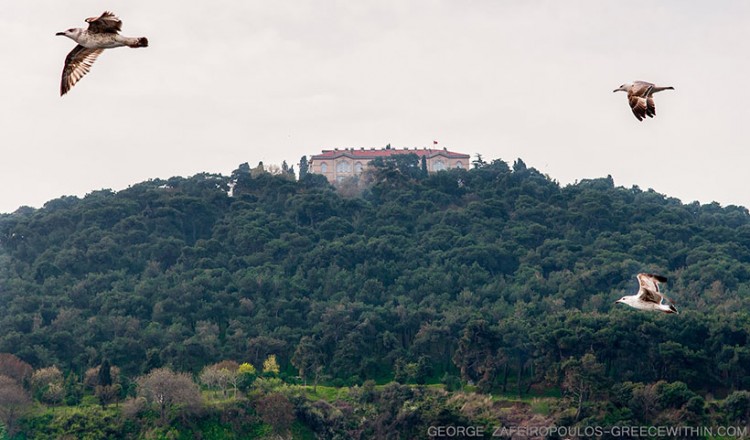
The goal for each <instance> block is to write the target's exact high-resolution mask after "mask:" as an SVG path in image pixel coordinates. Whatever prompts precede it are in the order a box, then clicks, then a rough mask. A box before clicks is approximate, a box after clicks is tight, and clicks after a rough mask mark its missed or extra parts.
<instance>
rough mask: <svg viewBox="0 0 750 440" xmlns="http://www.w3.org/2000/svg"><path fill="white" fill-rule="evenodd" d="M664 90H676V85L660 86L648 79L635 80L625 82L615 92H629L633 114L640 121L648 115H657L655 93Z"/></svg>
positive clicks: (650, 116)
mask: <svg viewBox="0 0 750 440" xmlns="http://www.w3.org/2000/svg"><path fill="white" fill-rule="evenodd" d="M662 90H674V87H659V86H656V85H654V84H651V83H650V82H646V81H634V82H633V83H632V84H623V85H621V86H620V88H618V89H615V90H613V91H614V92H628V103H629V104H630V109H631V110H633V114H634V115H635V117H636V118H638V120H639V121H642V120H643V119H645V118H646V116H648V117H649V118H653V117H654V116H656V106H655V105H654V97H653V95H654V93H656V92H661V91H662Z"/></svg>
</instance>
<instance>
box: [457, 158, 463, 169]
mask: <svg viewBox="0 0 750 440" xmlns="http://www.w3.org/2000/svg"><path fill="white" fill-rule="evenodd" d="M463 167H464V164H462V163H461V161H460V160H459V161H458V162H456V168H463Z"/></svg>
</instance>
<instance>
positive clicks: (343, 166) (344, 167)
mask: <svg viewBox="0 0 750 440" xmlns="http://www.w3.org/2000/svg"><path fill="white" fill-rule="evenodd" d="M336 172H337V173H351V172H352V166H351V164H349V162H347V161H342V162H339V163H337V164H336Z"/></svg>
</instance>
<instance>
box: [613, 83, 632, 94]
mask: <svg viewBox="0 0 750 440" xmlns="http://www.w3.org/2000/svg"><path fill="white" fill-rule="evenodd" d="M628 89H630V84H623V85H621V86H620V87H618V88H616V89H614V90H612V92H627V91H628Z"/></svg>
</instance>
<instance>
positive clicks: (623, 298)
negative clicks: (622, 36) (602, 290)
mask: <svg viewBox="0 0 750 440" xmlns="http://www.w3.org/2000/svg"><path fill="white" fill-rule="evenodd" d="M615 91H617V90H615ZM618 303H622V304H627V303H628V297H627V296H623V297H622V298H620V299H618V300H617V301H615V304H618Z"/></svg>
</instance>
